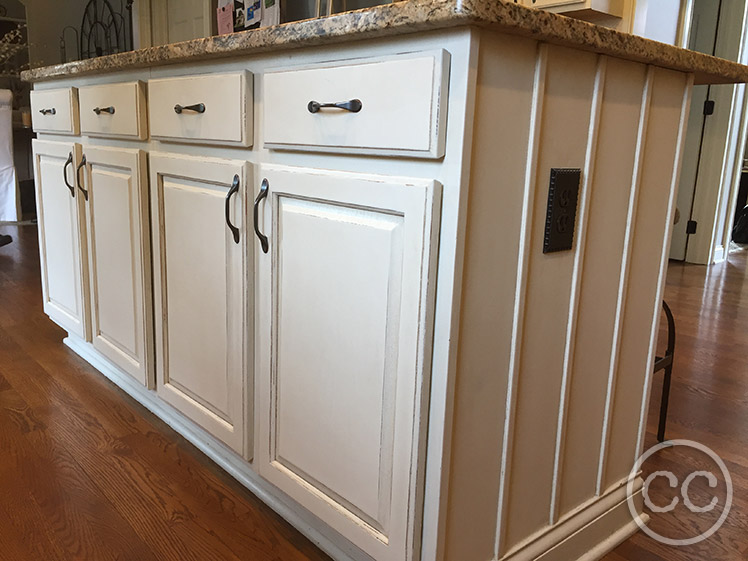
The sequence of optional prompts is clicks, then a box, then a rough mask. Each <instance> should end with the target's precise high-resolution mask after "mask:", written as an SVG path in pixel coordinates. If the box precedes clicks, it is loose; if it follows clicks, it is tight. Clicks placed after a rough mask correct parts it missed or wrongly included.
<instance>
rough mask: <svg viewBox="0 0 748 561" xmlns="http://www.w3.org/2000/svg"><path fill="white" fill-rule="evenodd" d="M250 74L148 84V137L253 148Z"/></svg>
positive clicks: (187, 78) (197, 77)
mask: <svg viewBox="0 0 748 561" xmlns="http://www.w3.org/2000/svg"><path fill="white" fill-rule="evenodd" d="M251 76H252V75H251V74H250V73H249V72H235V73H231V74H209V75H203V76H185V77H181V78H164V79H159V80H151V81H150V82H148V110H149V114H150V123H151V136H152V137H153V138H158V139H161V140H169V141H177V142H197V143H201V144H234V145H240V146H251V145H252V82H251Z"/></svg>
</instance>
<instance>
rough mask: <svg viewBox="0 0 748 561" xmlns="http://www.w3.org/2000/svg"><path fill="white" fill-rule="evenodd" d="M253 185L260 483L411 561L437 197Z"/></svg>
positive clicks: (272, 169) (343, 185)
mask: <svg viewBox="0 0 748 561" xmlns="http://www.w3.org/2000/svg"><path fill="white" fill-rule="evenodd" d="M260 181H261V183H259V184H258V185H257V186H256V188H257V189H259V191H260V193H261V194H263V195H265V196H264V198H263V197H258V199H259V202H258V203H256V204H257V205H258V206H259V207H260V208H258V211H259V212H258V220H257V229H258V232H259V234H261V235H263V236H264V235H266V236H267V237H268V252H267V253H264V252H263V250H262V247H261V244H256V250H255V251H256V252H257V255H258V256H259V257H258V276H257V279H258V280H257V282H258V284H259V287H258V291H257V297H258V301H257V310H258V322H257V329H258V340H257V344H256V349H257V353H258V362H257V367H256V372H257V380H258V388H257V396H258V397H257V407H258V410H259V420H258V427H259V428H258V437H257V438H258V442H259V447H258V465H259V471H260V474H261V475H262V476H263V477H265V478H266V479H267V480H269V481H270V482H271V483H273V484H274V485H276V486H277V487H279V488H280V489H282V490H283V491H285V492H286V493H287V494H288V495H289V496H290V497H292V498H293V499H294V500H296V501H297V502H298V503H300V504H301V505H303V506H304V507H305V508H307V509H308V510H310V511H311V512H313V513H314V514H315V515H317V516H318V517H319V518H320V519H322V520H323V521H324V522H325V523H327V524H328V525H329V526H331V527H332V528H334V529H335V530H337V531H338V532H339V533H340V534H342V535H343V536H345V537H346V538H348V539H349V540H350V541H351V542H353V543H354V544H355V545H357V546H358V547H359V548H361V549H362V550H363V551H365V552H366V553H368V554H369V555H371V556H372V557H373V558H374V559H377V560H378V561H396V560H397V561H403V560H406V559H407V560H410V559H415V558H416V557H415V556H416V553H417V550H418V540H419V533H418V528H419V520H420V516H421V510H422V509H421V504H420V496H421V494H420V486H421V481H420V473H421V472H420V468H421V467H422V456H421V454H420V448H421V446H422V444H423V439H422V437H423V435H424V431H425V420H424V419H425V415H426V406H425V405H424V403H425V402H424V400H425V398H426V395H427V388H428V381H429V373H430V357H431V348H430V341H431V329H432V320H431V316H432V307H433V306H432V299H433V298H432V296H433V294H432V292H433V288H434V282H435V278H434V269H433V267H434V266H435V260H436V254H435V248H436V242H435V239H436V236H437V233H438V210H437V209H438V207H439V201H440V186H439V185H438V184H437V183H436V182H434V181H430V180H421V179H404V178H390V177H385V176H374V175H363V174H353V173H343V172H327V171H317V170H309V169H299V168H288V167H277V166H262V168H261V173H260V175H259V176H258V182H260Z"/></svg>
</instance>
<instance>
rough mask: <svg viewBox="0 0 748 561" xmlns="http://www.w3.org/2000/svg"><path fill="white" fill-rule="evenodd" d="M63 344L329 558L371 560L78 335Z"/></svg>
mask: <svg viewBox="0 0 748 561" xmlns="http://www.w3.org/2000/svg"><path fill="white" fill-rule="evenodd" d="M63 342H64V343H65V345H67V346H68V347H69V348H70V349H71V350H72V351H73V352H75V353H76V354H77V355H78V356H80V357H81V358H82V359H83V360H85V361H86V362H88V363H89V364H90V365H91V366H93V367H94V368H95V369H96V370H98V371H99V372H100V373H101V374H103V375H104V376H105V377H106V378H108V379H109V380H110V381H111V382H113V383H114V384H115V385H116V386H117V387H119V388H120V389H121V390H122V391H124V392H125V393H126V394H128V395H129V396H130V397H132V398H133V399H134V400H135V401H137V402H138V403H140V404H141V405H142V406H143V407H145V408H146V409H148V411H150V412H151V413H153V414H154V415H156V417H158V418H159V419H161V420H162V421H163V422H165V423H166V424H167V425H169V426H170V427H171V428H172V429H174V430H175V431H176V432H178V433H179V434H180V435H182V436H183V437H184V438H186V439H187V440H188V441H189V442H190V443H191V444H192V445H193V446H195V447H196V448H197V449H198V450H200V451H201V452H202V453H203V454H205V455H206V456H208V458H210V459H211V460H213V461H214V462H215V463H216V464H217V465H218V467H220V468H221V469H223V470H224V471H225V472H226V473H228V474H229V475H230V476H231V477H233V478H234V479H235V480H236V481H238V482H239V483H241V484H242V485H243V486H244V487H246V488H247V489H248V490H249V491H250V492H252V493H253V494H254V495H255V496H257V497H258V498H259V499H260V500H261V501H262V502H264V503H265V504H266V505H267V506H269V507H270V508H272V509H273V510H274V511H275V512H276V513H277V514H278V515H279V516H281V517H282V518H283V519H284V520H286V521H287V522H288V523H289V524H291V526H293V527H294V528H296V529H297V530H298V531H299V532H301V533H302V534H303V535H304V536H306V537H307V538H308V539H309V540H310V541H312V542H313V543H314V544H315V545H316V546H317V547H319V548H320V549H321V550H322V551H324V552H325V553H326V554H327V555H329V556H330V557H332V558H333V559H335V560H336V561H363V560H368V559H369V557H368V556H366V555H363V554H362V553H361V552H360V551H358V550H356V549H355V548H354V546H352V545H350V544H348V545H346V543H344V542H343V540H342V538H338V539H335V537H331V536H330V535H329V532H325V530H324V529H323V528H320V524H319V523H315V521H314V520H313V519H312V517H311V516H305V515H304V514H303V512H302V511H301V508H300V507H293V506H291V505H290V504H289V503H288V501H287V500H284V499H283V498H281V497H279V495H280V492H279V491H277V490H276V489H274V488H273V487H272V486H271V485H269V484H268V483H265V482H264V481H262V480H261V479H260V478H259V476H258V475H257V474H256V473H254V472H253V471H252V469H251V468H250V467H249V464H248V463H247V461H246V460H245V459H243V458H242V457H241V456H239V455H238V454H236V453H235V452H233V451H232V450H230V449H229V448H227V447H226V446H224V445H223V444H222V443H221V442H219V441H218V440H216V439H215V438H214V437H212V436H211V435H209V434H208V433H207V432H205V430H203V429H202V428H201V427H199V426H198V425H196V424H195V423H193V422H192V421H190V420H189V419H187V418H186V417H184V416H183V415H182V414H181V413H179V412H178V411H176V410H175V409H173V408H172V407H171V406H169V405H167V404H166V403H164V402H163V401H162V400H161V399H160V398H159V397H158V396H157V394H156V393H155V392H154V391H152V390H149V389H147V388H145V387H144V386H141V385H139V384H138V382H137V381H136V380H134V379H133V378H132V376H130V375H129V374H127V373H125V372H124V371H122V370H121V369H120V368H118V367H117V366H115V365H114V364H113V363H112V362H111V361H109V360H107V359H106V358H104V357H103V356H101V354H99V353H98V352H97V351H96V350H95V349H94V347H93V345H91V344H90V343H88V342H86V341H84V340H83V339H81V338H80V337H77V336H75V335H68V336H67V337H65V339H64V340H63Z"/></svg>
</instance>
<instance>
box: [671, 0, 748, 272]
mask: <svg viewBox="0 0 748 561" xmlns="http://www.w3.org/2000/svg"><path fill="white" fill-rule="evenodd" d="M747 9H748V2H746V1H745V0H742V1H741V2H734V1H730V2H724V3H723V11H724V12H723V14H722V15H721V17H720V20H721V21H723V22H730V21H740V22H742V25H740V26H739V27H738V26H727V27H725V26H722V27H721V29H720V34H718V38H717V50H716V55H717V56H720V57H723V58H728V59H731V60H738V61H740V62H742V63H745V62H746V59H747V58H748V57H747V55H748V53H747V49H746V46H747V45H746V41H747V40H748V33H747V32H746V31H747V30H746V23H748V12H747ZM711 91H712V95H711V96H710V98H711V99H713V100H714V101H715V104H716V107H717V111H716V112H715V114H714V115H713V116H711V117H709V118H708V119H707V121H706V124H705V126H704V142H703V143H702V148H701V155H700V161H701V170H700V173H699V177H698V178H697V180H696V188H695V192H694V199H693V210H692V213H691V216H690V219H691V220H695V221H696V222H697V223H698V226H697V230H696V233H694V234H691V235H690V237H689V240H688V246H687V249H686V259H685V260H686V262H688V263H699V264H703V265H708V264H712V263H715V262H717V261H721V260H723V259H724V258H725V255H726V248H729V243H730V232H731V230H732V221H733V209H732V208H731V205H733V204H734V201H735V198H736V197H737V189H738V186H739V179H740V170H741V168H742V162H743V150H744V147H745V140H746V126H745V124H744V123H743V118H742V117H743V116H744V115H745V111H744V109H745V105H746V103H745V102H746V99H745V97H746V96H745V85H744V84H738V85H721V86H712V89H711ZM720 108H729V109H727V110H724V109H723V110H720ZM728 203H731V204H728ZM688 219H689V216H688V215H682V216H681V220H688ZM722 226H724V230H723V232H722V235H720V228H721V227H722Z"/></svg>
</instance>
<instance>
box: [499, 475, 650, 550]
mask: <svg viewBox="0 0 748 561" xmlns="http://www.w3.org/2000/svg"><path fill="white" fill-rule="evenodd" d="M625 483H626V482H625V481H624V482H622V483H621V485H619V486H617V487H616V488H615V489H613V490H612V491H610V492H609V493H607V494H605V495H603V496H601V497H598V498H597V499H595V500H594V501H590V502H589V503H587V504H586V505H585V506H584V507H582V508H580V509H579V510H577V511H576V512H574V514H573V515H571V516H569V517H567V518H565V519H563V520H562V521H560V522H559V523H557V524H556V525H555V526H552V527H550V528H547V529H545V530H543V531H541V532H538V533H537V534H536V535H535V536H533V537H532V538H530V539H529V540H527V541H525V542H523V544H521V545H520V546H518V547H515V548H514V549H513V550H511V551H510V552H509V553H507V554H506V555H505V556H504V557H502V558H501V561H571V560H576V561H596V560H598V559H601V558H602V557H604V556H605V555H606V554H607V553H609V552H610V551H612V550H613V549H615V548H616V547H617V546H618V545H620V544H621V542H623V541H624V540H626V539H627V538H629V537H630V536H632V535H633V534H635V533H636V532H637V531H638V529H639V527H638V526H637V524H636V522H635V521H634V520H632V518H631V513H630V511H629V508H628V503H627V500H626V499H627V494H626V493H627V491H626V484H625ZM641 489H642V480H641V478H638V479H637V480H636V481H635V483H634V501H635V504H636V509H637V512H639V513H641V512H642V497H641V492H642V491H641ZM642 518H643V519H644V521H645V522H646V521H647V520H648V518H647V516H646V515H642Z"/></svg>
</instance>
